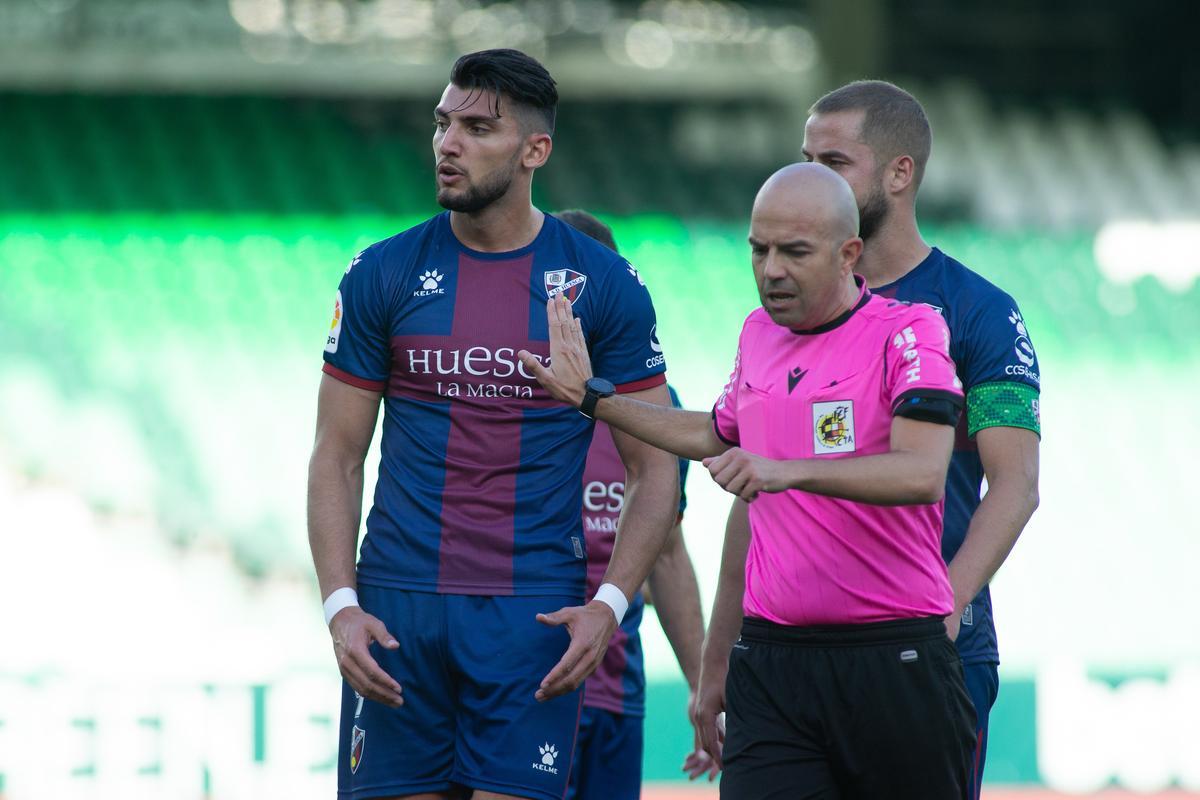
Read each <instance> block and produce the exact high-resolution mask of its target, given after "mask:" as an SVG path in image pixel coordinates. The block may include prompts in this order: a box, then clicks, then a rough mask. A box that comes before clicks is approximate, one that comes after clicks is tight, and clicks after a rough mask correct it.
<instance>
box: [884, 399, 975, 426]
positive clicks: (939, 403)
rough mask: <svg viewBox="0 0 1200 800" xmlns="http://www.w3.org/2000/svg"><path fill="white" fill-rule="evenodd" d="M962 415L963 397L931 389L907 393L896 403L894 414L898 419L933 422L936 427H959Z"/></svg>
mask: <svg viewBox="0 0 1200 800" xmlns="http://www.w3.org/2000/svg"><path fill="white" fill-rule="evenodd" d="M960 413H962V397H960V396H959V395H956V394H953V393H951V392H938V391H934V390H929V389H924V390H922V389H917V390H915V391H913V392H905V393H904V394H902V395H900V399H898V400H897V401H896V407H895V408H894V409H892V414H893V415H895V416H897V417H908V418H909V419H915V420H917V421H919V422H932V423H934V424H936V425H949V426H950V427H952V428H953V427H954V426H956V425H958V416H959V414H960Z"/></svg>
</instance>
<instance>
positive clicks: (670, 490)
mask: <svg viewBox="0 0 1200 800" xmlns="http://www.w3.org/2000/svg"><path fill="white" fill-rule="evenodd" d="M647 450H649V448H647ZM678 512H679V463H678V462H677V461H676V460H675V458H674V457H673V456H671V455H670V454H669V453H665V452H663V451H662V450H653V451H649V452H648V453H647V454H646V455H645V456H644V457H643V458H642V459H641V463H639V464H637V465H626V480H625V503H624V507H623V508H622V509H621V517H620V519H619V520H618V523H617V538H616V542H615V543H614V544H613V554H612V558H610V559H609V562H608V571H607V572H606V573H605V575H604V582H605V583H612V584H615V585H616V586H617V587H618V588H620V589H621V591H622V592H624V593H625V597H626V598H630V599H632V597H633V595H634V593H635V592H636V591H637V589H638V587H639V586H641V585H642V583H644V582H645V580H646V578H647V576H649V574H650V570H651V569H652V568H653V566H654V561H655V559H656V558H658V554H659V553H661V552H662V549H663V545H664V544H665V543H666V540H667V535H668V534H669V533H670V531H671V527H672V526H673V525H674V524H675V518H676V517H677V516H678Z"/></svg>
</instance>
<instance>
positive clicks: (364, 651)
mask: <svg viewBox="0 0 1200 800" xmlns="http://www.w3.org/2000/svg"><path fill="white" fill-rule="evenodd" d="M329 633H330V635H331V636H333V653H334V655H335V656H337V663H338V669H339V670H341V673H342V677H343V678H345V679H346V683H348V684H350V688H352V689H354V691H356V692H358V693H359V694H360V695H362V696H363V697H365V698H367V699H368V700H374V701H375V702H377V703H383V704H384V705H386V706H391V707H392V708H399V707H400V706H402V705H404V698H403V697H401V696H400V692H401V689H400V684H399V683H397V682H396V680H395V679H394V678H392V676H391V675H388V674H387V673H386V672H384V671H383V668H382V667H380V666H379V662H377V661H376V660H375V659H374V658H372V657H371V653H370V651H369V650H368V648H369V647H370V645H371V642H379V644H380V646H381V647H386V648H387V649H388V650H395V649H396V648H397V647H399V646H400V643H399V642H397V641H396V637H394V636H392V634H390V633H388V629H387V626H385V625H384V624H383V622H381V621H380V620H379V619H378V618H377V617H373V616H371V615H370V614H368V613H367V612H365V611H363V610H362V609H361V608H359V607H358V606H347V607H346V608H343V609H342V610H341V611H339V612H338V613H337V614H335V615H334V617H333V619H332V620H330V622H329Z"/></svg>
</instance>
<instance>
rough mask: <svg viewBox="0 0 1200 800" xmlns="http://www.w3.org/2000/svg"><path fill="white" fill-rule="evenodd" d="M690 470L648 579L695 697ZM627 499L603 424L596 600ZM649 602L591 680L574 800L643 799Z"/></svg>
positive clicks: (585, 227)
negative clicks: (644, 627)
mask: <svg viewBox="0 0 1200 800" xmlns="http://www.w3.org/2000/svg"><path fill="white" fill-rule="evenodd" d="M555 216H556V217H558V218H559V219H560V220H562V221H563V222H566V223H567V224H569V225H571V226H572V227H574V228H576V229H578V230H580V231H582V232H583V233H586V234H587V235H588V236H591V237H592V238H593V239H595V240H596V241H598V242H600V243H601V244H603V245H605V246H606V247H609V248H610V249H612V250H614V251H616V250H617V243H616V240H615V239H614V238H613V234H612V230H611V229H610V228H609V227H608V226H607V225H605V224H604V223H603V222H601V221H600V220H599V219H597V218H596V217H595V216H593V215H592V214H589V213H587V212H586V211H580V210H577V209H571V210H568V211H560V212H558V213H556V214H555ZM655 341H657V337H656V338H655ZM651 346H652V347H653V346H655V345H653V344H652V345H651ZM667 389H668V390H669V391H670V393H671V401H672V403H673V404H674V405H675V407H676V408H679V407H680V403H679V396H678V395H677V394H676V393H675V390H674V389H673V388H672V387H670V386H668V387H667ZM687 469H688V461H687V459H685V458H681V459H679V519H678V520H677V521H676V523H675V527H674V528H672V529H671V533H670V534H669V537H668V539H667V544H666V546H665V547H664V548H663V551H662V553H661V554H660V555H659V557H658V561H656V562H655V564H654V569H653V571H652V572H651V573H650V578H649V579H648V581H647V583H648V584H649V589H650V596H651V597H652V598H653V604H654V607H655V610H656V612H657V613H658V620H659V622H660V623H661V624H662V627H663V631H664V632H665V633H666V634H667V639H668V640H669V641H670V642H671V647H672V648H673V649H674V651H675V657H676V658H677V659H678V661H679V668H680V669H681V670H682V671H683V675H684V678H686V679H687V683H688V690H689V692H690V693H691V694H692V695H693V696H694V694H695V691H696V682H697V680H698V678H699V672H700V645H701V642H702V641H703V638H704V620H703V617H702V616H701V612H700V589H699V587H698V586H697V584H696V571H695V569H694V568H693V566H692V559H691V557H690V556H689V555H688V551H687V545H686V544H685V543H684V540H683V528H682V524H681V523H682V522H683V512H684V509H685V508H686V507H687V494H686V493H685V492H684V481H685V480H686V479H687ZM624 504H625V465H624V464H622V463H621V458H620V455H619V454H618V453H617V448H616V445H614V444H613V437H612V431H611V430H610V429H609V427H608V425H607V424H605V423H604V422H600V421H597V422H596V431H595V433H594V434H593V435H592V446H591V449H589V450H588V456H587V464H586V465H585V467H584V471H583V532H584V538H585V541H586V542H587V557H588V589H587V596H588V597H592V596H594V595H595V593H596V590H597V589H599V588H600V583H601V581H602V580H603V579H604V571H605V569H607V567H608V560H609V557H610V556H611V555H612V548H613V544H614V542H615V540H616V535H617V522H618V520H619V518H620V516H621V512H622V509H623V508H624ZM645 601H646V598H645V597H644V596H643V593H642V592H639V593H638V594H637V596H636V597H634V599H633V602H632V603H631V604H630V606H629V611H628V612H627V613H626V614H625V620H624V622H622V623H621V626H620V627H619V628H618V629H617V631H616V632H615V633H614V634H613V638H612V641H611V642H610V643H609V645H608V651H607V652H606V653H605V654H604V661H603V662H601V664H600V667H599V668H598V669H597V670H596V671H595V672H594V673H593V674H592V677H590V678H588V679H587V681H586V682H585V683H584V686H583V714H582V716H581V717H580V719H579V736H578V738H577V739H576V744H575V764H574V767H573V768H572V770H571V779H570V787H569V789H568V790H567V797H568V798H574V800H637V798H638V797H640V796H641V790H642V751H643V749H644V748H643V745H644V735H645V731H644V724H643V723H644V721H645V716H646V671H645V666H644V663H643V660H642V641H641V636H640V635H639V633H638V627H639V626H640V625H641V622H642V612H643V606H644V605H645Z"/></svg>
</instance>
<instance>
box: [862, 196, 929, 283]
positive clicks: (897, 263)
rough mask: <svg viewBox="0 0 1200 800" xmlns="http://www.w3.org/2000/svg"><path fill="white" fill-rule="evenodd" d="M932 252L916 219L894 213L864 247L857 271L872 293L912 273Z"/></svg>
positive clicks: (910, 215)
mask: <svg viewBox="0 0 1200 800" xmlns="http://www.w3.org/2000/svg"><path fill="white" fill-rule="evenodd" d="M930 249H931V248H930V247H929V245H928V244H926V243H925V240H924V239H923V238H921V231H920V229H919V228H918V227H917V219H916V217H915V216H914V215H912V214H911V213H909V214H902V213H894V214H891V215H890V216H889V217H888V219H887V220H886V221H885V222H884V224H883V226H882V227H881V228H880V229H879V230H877V231H875V234H874V235H873V236H872V237H871V238H870V239H868V240H866V241H865V242H864V243H863V253H862V256H861V257H860V258H859V259H858V265H857V266H856V267H855V270H854V271H855V272H857V273H858V274H860V275H862V276H863V277H864V278H866V279H867V286H868V287H869V288H871V289H875V288H877V287H880V286H886V285H887V284H889V283H891V282H892V281H897V280H899V279H900V278H903V277H904V276H905V275H907V274H908V273H909V272H911V271H912V270H913V269H914V268H915V267H916V266H917V265H918V264H920V263H921V262H922V261H924V260H925V258H926V257H927V256H928V255H929V251H930Z"/></svg>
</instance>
